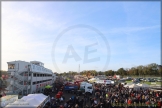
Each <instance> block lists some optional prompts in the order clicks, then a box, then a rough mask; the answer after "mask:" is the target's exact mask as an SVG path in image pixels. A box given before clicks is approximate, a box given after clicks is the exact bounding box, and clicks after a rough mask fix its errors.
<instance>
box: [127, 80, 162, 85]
mask: <svg viewBox="0 0 162 108" xmlns="http://www.w3.org/2000/svg"><path fill="white" fill-rule="evenodd" d="M126 83H132V81H126ZM141 83H144V84H148V85H154V84H151V83H156V84H155V85H161V82H147V81H141Z"/></svg>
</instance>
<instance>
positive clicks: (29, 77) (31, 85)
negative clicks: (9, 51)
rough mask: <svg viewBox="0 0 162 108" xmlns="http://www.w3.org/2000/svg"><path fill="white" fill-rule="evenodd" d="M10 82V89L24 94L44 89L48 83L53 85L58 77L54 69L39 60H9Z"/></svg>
mask: <svg viewBox="0 0 162 108" xmlns="http://www.w3.org/2000/svg"><path fill="white" fill-rule="evenodd" d="M7 64H8V73H9V77H10V78H9V80H8V81H9V82H10V85H9V86H8V89H10V90H12V91H13V92H14V93H16V94H17V93H18V94H19V93H21V94H22V95H25V94H29V93H35V92H38V91H40V92H41V91H43V90H44V87H45V86H46V85H51V84H53V82H54V81H55V79H56V75H55V74H54V73H53V72H52V70H50V69H47V68H45V67H44V64H43V63H42V62H39V61H31V62H25V61H12V62H7Z"/></svg>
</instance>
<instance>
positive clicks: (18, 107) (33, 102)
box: [5, 94, 49, 108]
mask: <svg viewBox="0 0 162 108" xmlns="http://www.w3.org/2000/svg"><path fill="white" fill-rule="evenodd" d="M48 98H49V97H48V96H45V95H43V94H29V95H28V96H24V97H22V98H21V99H19V100H17V101H15V102H13V103H11V104H9V105H7V106H6V107H5V108H38V107H42V106H43V105H44V104H45V103H46V102H47V100H48Z"/></svg>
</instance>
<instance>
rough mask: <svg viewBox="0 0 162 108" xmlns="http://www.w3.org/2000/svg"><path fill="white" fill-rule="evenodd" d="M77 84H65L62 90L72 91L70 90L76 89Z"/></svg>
mask: <svg viewBox="0 0 162 108" xmlns="http://www.w3.org/2000/svg"><path fill="white" fill-rule="evenodd" d="M78 88H79V86H78V85H65V86H64V90H65V91H72V90H78Z"/></svg>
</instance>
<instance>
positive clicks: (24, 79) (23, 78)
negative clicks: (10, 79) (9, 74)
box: [15, 73, 28, 81]
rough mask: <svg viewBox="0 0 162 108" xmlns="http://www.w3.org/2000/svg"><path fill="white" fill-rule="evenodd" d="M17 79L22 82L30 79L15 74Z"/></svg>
mask: <svg viewBox="0 0 162 108" xmlns="http://www.w3.org/2000/svg"><path fill="white" fill-rule="evenodd" d="M15 77H16V78H17V79H18V80H21V81H26V80H28V77H27V76H25V77H24V76H21V75H19V74H18V73H15Z"/></svg>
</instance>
